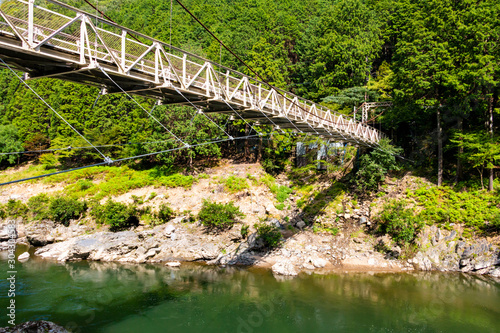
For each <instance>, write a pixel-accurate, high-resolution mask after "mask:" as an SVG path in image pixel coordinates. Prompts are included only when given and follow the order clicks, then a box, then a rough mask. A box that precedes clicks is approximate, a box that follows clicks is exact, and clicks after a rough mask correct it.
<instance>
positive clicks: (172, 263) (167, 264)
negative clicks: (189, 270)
mask: <svg viewBox="0 0 500 333" xmlns="http://www.w3.org/2000/svg"><path fill="white" fill-rule="evenodd" d="M165 266H168V267H180V266H181V263H180V262H179V261H169V262H167V263H166V264H165Z"/></svg>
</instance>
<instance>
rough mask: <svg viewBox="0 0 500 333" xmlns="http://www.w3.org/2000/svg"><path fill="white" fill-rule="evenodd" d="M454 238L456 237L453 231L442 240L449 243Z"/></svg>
mask: <svg viewBox="0 0 500 333" xmlns="http://www.w3.org/2000/svg"><path fill="white" fill-rule="evenodd" d="M456 236H457V232H456V231H455V230H452V231H451V233H450V234H449V235H448V236H446V237H445V238H444V240H445V241H451V240H453V239H455V237H456Z"/></svg>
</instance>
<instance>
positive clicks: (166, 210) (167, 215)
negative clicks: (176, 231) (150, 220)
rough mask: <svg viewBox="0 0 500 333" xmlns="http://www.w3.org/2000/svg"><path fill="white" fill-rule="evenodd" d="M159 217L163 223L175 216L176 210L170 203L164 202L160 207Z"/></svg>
mask: <svg viewBox="0 0 500 333" xmlns="http://www.w3.org/2000/svg"><path fill="white" fill-rule="evenodd" d="M157 217H158V219H159V220H160V222H161V223H166V222H168V221H170V220H171V219H173V218H174V217H175V212H174V210H173V209H172V208H171V207H170V206H169V205H167V204H162V205H161V206H160V208H159V209H158V214H157Z"/></svg>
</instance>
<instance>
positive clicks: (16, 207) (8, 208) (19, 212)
mask: <svg viewBox="0 0 500 333" xmlns="http://www.w3.org/2000/svg"><path fill="white" fill-rule="evenodd" d="M4 209H5V214H6V216H12V217H25V216H26V214H27V213H28V206H26V205H25V204H24V203H23V202H22V201H21V200H14V199H9V201H7V204H6V205H5V208H4Z"/></svg>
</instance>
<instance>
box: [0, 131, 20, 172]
mask: <svg viewBox="0 0 500 333" xmlns="http://www.w3.org/2000/svg"><path fill="white" fill-rule="evenodd" d="M23 150H24V148H23V145H22V143H21V142H20V141H19V135H18V132H17V128H16V127H15V126H14V125H0V163H1V162H3V161H7V162H8V163H9V164H14V163H15V162H16V160H17V158H18V155H15V154H13V155H7V154H8V153H12V152H16V151H23Z"/></svg>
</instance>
